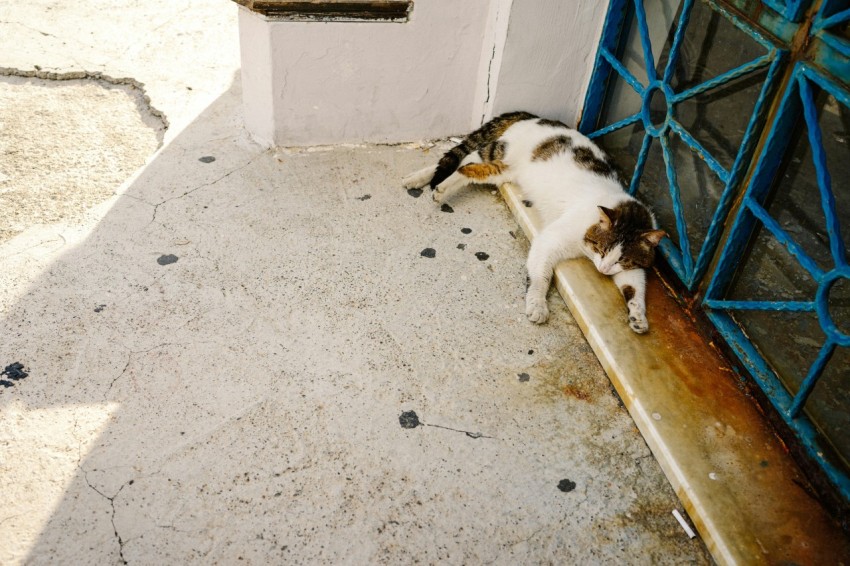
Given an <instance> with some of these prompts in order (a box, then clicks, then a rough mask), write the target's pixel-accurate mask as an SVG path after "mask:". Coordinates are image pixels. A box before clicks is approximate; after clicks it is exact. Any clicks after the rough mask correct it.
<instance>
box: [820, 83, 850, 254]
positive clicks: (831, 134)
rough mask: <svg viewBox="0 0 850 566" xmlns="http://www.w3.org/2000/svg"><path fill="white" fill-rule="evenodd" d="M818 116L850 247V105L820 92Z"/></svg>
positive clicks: (840, 217) (846, 248) (842, 232)
mask: <svg viewBox="0 0 850 566" xmlns="http://www.w3.org/2000/svg"><path fill="white" fill-rule="evenodd" d="M816 103H817V107H818V117H819V120H818V121H819V123H820V128H821V135H822V136H823V146H824V149H825V150H826V164H827V167H828V168H829V174H830V175H831V176H832V196H833V197H835V208H836V215H837V217H838V219H839V223H840V224H841V237H842V240H844V249H845V250H848V249H850V184H848V179H850V108H848V107H847V106H844V105H843V104H840V103H839V102H838V101H837V100H836V99H835V97H834V96H832V95H831V94H829V93H827V92H826V91H821V92H820V93H819V94H818V96H817V97H816Z"/></svg>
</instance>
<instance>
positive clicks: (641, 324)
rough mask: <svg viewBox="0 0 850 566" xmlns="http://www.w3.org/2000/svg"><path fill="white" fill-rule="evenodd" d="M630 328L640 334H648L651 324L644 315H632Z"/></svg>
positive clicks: (630, 315) (630, 316)
mask: <svg viewBox="0 0 850 566" xmlns="http://www.w3.org/2000/svg"><path fill="white" fill-rule="evenodd" d="M629 328H631V329H632V330H634V331H635V332H636V333H638V334H646V333H647V332H648V331H649V322H647V320H646V315H645V314H642V313H630V314H629Z"/></svg>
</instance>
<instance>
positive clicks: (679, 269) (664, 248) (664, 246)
mask: <svg viewBox="0 0 850 566" xmlns="http://www.w3.org/2000/svg"><path fill="white" fill-rule="evenodd" d="M658 248H659V249H660V250H661V253H662V254H664V259H666V260H667V264H668V265H669V266H670V267H671V268H672V269H673V271H674V272H675V273H676V276H677V277H678V278H679V279H681V280H682V281H687V280H688V276H689V274H688V271H687V268H686V267H685V264H684V263H683V262H682V252H681V251H680V250H679V246H678V244H677V243H676V242H674V241H673V239H672V237H670V238H664V239H663V240H661V243H660V244H658Z"/></svg>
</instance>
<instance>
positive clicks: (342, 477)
mask: <svg viewBox="0 0 850 566" xmlns="http://www.w3.org/2000/svg"><path fill="white" fill-rule="evenodd" d="M239 100H240V93H239V86H238V83H235V84H234V85H233V87H232V88H231V89H230V90H229V91H228V92H227V93H226V94H225V95H223V96H222V97H221V98H220V99H218V100H217V101H216V102H215V103H214V104H212V105H211V106H210V107H209V108H208V109H207V110H206V111H205V112H204V113H203V114H201V115H200V116H199V117H198V118H197V120H195V121H194V123H192V124H191V125H190V126H189V127H188V128H187V129H186V130H185V131H184V132H182V133H181V134H180V135H178V136H177V137H176V138H175V139H174V140H173V142H171V143H170V144H168V145H167V146H165V147H164V148H163V149H162V150H160V152H159V153H158V154H157V155H156V157H155V158H154V160H153V161H152V162H151V163H150V164H149V165H148V166H147V167H146V168H145V169H144V170H142V171H141V172H140V174H138V176H137V177H135V178H134V179H132V180H131V182H129V183H128V184H127V185H126V186H125V187H124V188H123V189H122V191H121V192H120V194H119V196H117V197H115V198H114V199H112V200H111V201H109V202H108V203H105V204H104V205H102V206H101V207H98V208H97V209H96V210H94V211H93V212H92V213H91V216H90V224H89V225H90V226H91V227H90V228H64V229H54V228H50V227H43V228H41V229H37V230H31V231H29V232H27V233H26V234H24V235H22V236H20V237H18V238H16V239H15V240H13V241H12V242H10V243H9V244H7V245H6V246H5V247H3V248H0V251H3V255H4V256H5V257H4V259H3V264H4V267H5V268H4V269H3V275H2V276H0V278H2V283H3V285H2V286H0V287H2V288H3V289H4V290H3V294H2V295H0V299H2V302H0V305H2V311H0V312H2V324H3V328H4V332H5V338H4V340H3V343H2V345H0V356H2V357H0V362H2V363H3V364H6V363H12V362H15V361H20V362H22V363H23V364H25V366H26V367H27V369H28V371H29V377H27V378H26V379H24V380H21V381H19V382H17V383H16V385H15V386H13V387H11V388H8V389H5V390H3V391H2V392H0V406H1V407H2V420H1V421H0V431H2V432H0V442H2V444H3V446H4V452H5V455H4V462H3V467H2V471H3V477H4V492H3V495H2V496H0V497H2V505H0V508H2V509H4V512H3V516H2V517H0V522H2V524H3V526H4V527H5V530H6V531H7V532H14V533H16V535H17V539H16V540H15V541H13V542H11V543H10V542H9V541H8V537H7V539H6V541H5V542H4V543H3V544H2V547H3V550H2V552H0V562H2V563H14V562H18V561H26V562H30V563H42V562H47V561H50V560H59V561H61V562H65V563H96V562H101V563H107V562H121V561H124V562H138V561H143V562H148V563H163V562H170V563H175V562H180V563H185V562H201V561H203V562H210V561H217V562H224V563H233V562H236V561H238V560H239V559H244V560H245V561H247V562H248V563H251V562H254V563H269V562H277V561H281V560H285V559H289V560H296V561H303V562H317V561H320V562H322V561H323V562H335V563H336V562H341V561H348V562H354V563H367V562H368V563H374V562H400V561H401V562H404V561H411V560H420V561H425V562H437V561H448V562H458V563H460V562H490V561H497V562H515V561H517V560H522V561H534V562H537V561H559V562H564V561H577V560H584V561H590V560H594V561H595V560H608V561H613V560H630V561H631V560H632V559H634V558H635V557H640V560H641V561H643V560H645V561H646V562H653V563H658V562H670V563H673V562H676V563H678V562H681V561H683V560H695V561H698V562H707V561H708V558H707V555H706V554H705V551H704V549H703V547H702V546H701V544H700V543H699V542H697V541H688V540H687V538H686V537H685V536H684V535H683V534H682V533H681V531H680V529H679V527H678V525H677V524H676V522H675V520H674V519H673V517H672V516H671V514H670V510H671V509H672V508H674V507H676V506H678V502H677V501H676V499H675V496H674V495H673V493H672V490H671V489H670V487H669V486H668V484H667V483H666V481H665V480H664V478H663V475H662V474H661V472H660V470H659V468H658V466H657V464H656V463H655V461H654V460H653V459H652V457H651V456H650V454H649V451H648V449H647V447H646V445H645V444H644V442H643V440H642V439H641V437H640V435H639V434H638V432H637V431H636V429H635V428H634V425H633V423H632V422H631V420H630V419H629V417H628V415H627V414H626V413H625V411H624V410H623V409H622V407H620V406H619V405H618V403H617V399H616V398H615V396H613V395H612V394H611V392H610V390H609V386H608V382H607V379H606V378H605V376H604V374H603V373H602V370H601V369H600V367H599V365H598V363H597V361H596V359H595V358H594V356H593V354H592V352H591V351H590V349H589V347H588V346H587V344H586V343H585V341H584V339H583V338H582V336H581V333H580V331H579V329H578V328H577V327H576V325H575V323H574V322H573V321H572V319H571V318H570V316H569V315H568V314H567V312H566V311H565V310H564V308H563V306H562V305H561V304H557V305H555V304H554V302H555V301H554V299H553V300H552V303H553V320H552V322H551V323H550V324H549V325H548V326H546V327H536V326H533V325H530V324H529V323H527V321H525V317H524V316H523V312H522V311H523V307H522V304H523V302H522V298H523V294H524V275H523V259H524V255H525V253H526V248H527V244H526V242H525V241H524V240H522V238H521V236H520V237H517V236H516V230H517V229H516V226H515V224H514V223H513V220H512V218H511V217H510V216H509V214H508V212H507V211H506V210H505V208H504V206H503V205H502V203H500V202H498V201H497V199H496V197H493V196H492V195H490V194H488V193H483V194H482V193H479V194H474V195H471V196H469V197H467V198H464V199H463V200H460V201H458V202H457V203H456V206H455V211H454V212H452V213H447V212H441V211H440V210H439V209H438V208H436V207H434V206H433V203H431V202H430V201H429V200H428V199H427V195H426V196H425V197H423V198H419V199H416V198H413V197H411V196H409V195H408V194H407V193H405V191H403V190H401V188H400V187H399V183H398V179H399V178H400V176H401V175H402V174H403V173H405V172H408V171H410V170H414V169H416V168H419V167H421V166H423V165H425V164H427V163H429V162H431V161H433V160H434V159H435V158H436V156H435V155H425V154H423V151H421V150H419V149H411V148H408V147H371V148H335V149H333V150H331V151H292V152H277V153H275V152H273V151H264V150H262V149H260V148H259V147H257V146H255V145H254V144H252V143H251V142H250V141H249V140H247V139H246V137H245V135H244V133H243V131H242V130H241V127H240V125H239V124H240V116H239V111H238V108H239ZM462 228H468V229H471V233H464V232H462V231H461V229H462ZM461 244H463V245H461ZM425 248H432V249H434V250H435V257H433V258H429V257H425V256H423V255H421V252H422V250H424V249H425ZM476 252H485V253H486V255H487V256H488V259H487V260H486V261H481V260H479V259H478V257H481V256H478V257H476V255H475V254H476ZM410 411H415V412H416V414H417V416H418V419H419V421H420V422H421V423H422V424H421V426H417V427H414V428H406V427H405V426H402V423H400V421H399V416H400V415H401V414H402V413H403V412H406V413H408V414H409V412H410ZM409 422H411V421H409V420H408V421H407V423H409ZM466 433H470V434H466ZM559 486H560V487H559Z"/></svg>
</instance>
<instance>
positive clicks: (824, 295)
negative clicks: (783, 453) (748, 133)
mask: <svg viewBox="0 0 850 566" xmlns="http://www.w3.org/2000/svg"><path fill="white" fill-rule="evenodd" d="M816 89H822V90H824V91H826V92H828V93H829V94H830V95H832V96H833V97H834V98H835V100H837V101H838V102H839V103H840V104H842V105H844V106H845V107H850V95H848V94H847V93H846V92H845V91H844V90H843V89H842V88H841V87H840V86H839V85H838V84H836V83H835V82H833V81H831V80H829V79H827V78H825V77H823V76H821V75H820V74H819V73H818V72H817V71H815V70H814V69H812V68H811V67H810V66H809V65H807V64H805V63H800V64H798V65H797V67H796V68H795V70H794V73H793V79H792V82H791V84H790V85H789V87H788V89H787V90H786V92H785V95H784V97H783V99H782V102H781V105H780V107H779V113H778V116H777V119H776V121H775V124H774V126H773V128H772V131H771V132H770V135H769V136H768V138H767V147H766V150H765V152H764V153H763V154H762V156H761V159H759V161H758V163H757V165H756V169H755V172H754V174H753V179H752V181H751V183H750V185H749V187H748V188H747V192H746V194H745V195H744V199H743V205H742V207H741V209H740V211H739V214H738V217H737V219H736V221H735V224H734V226H733V229H732V232H731V234H730V237H729V241H728V243H727V246H726V248H725V249H724V251H723V253H722V254H721V258H720V262H719V264H718V267H717V272H716V274H715V277H714V278H713V279H712V281H711V284H710V285H709V287H708V290H707V292H706V299H705V301H704V304H705V306H706V307H707V308H708V309H709V316H710V318H711V319H712V321H713V322H714V323H715V324H716V325H717V327H718V329H719V330H720V331H721V333H723V334H724V336H725V337H726V338H727V341H728V342H729V343H730V345H731V346H732V347H733V348H734V349H735V351H736V352H737V353H738V355H739V357H740V358H741V359H742V360H744V361H745V363H746V365H747V366H748V367H749V369H750V370H751V373H752V375H753V377H754V378H755V379H756V380H757V381H758V382H759V385H760V386H761V388H762V389H763V390H764V391H765V392H766V393H768V396H769V398H770V399H771V402H772V403H773V404H774V406H776V408H777V409H778V410H779V411H780V413H781V414H782V416H783V418H784V419H785V421H786V422H787V423H788V425H789V426H790V427H791V428H792V429H793V430H795V431H796V432H798V434H799V435H800V437H801V439H803V442H804V445H805V447H806V448H807V450H808V451H809V452H810V453H811V455H812V456H813V457H814V458H815V459H817V460H818V461H819V462H820V463H821V465H822V467H824V468H825V469H826V470H827V471H828V472H829V473H830V475H831V476H832V478H833V480H834V481H835V482H836V484H837V485H838V486H839V488H840V489H841V491H842V493H843V494H844V496H845V497H847V498H850V479H848V477H847V475H846V474H845V473H844V472H843V471H842V470H840V469H838V468H837V467H835V466H834V465H833V464H832V463H830V462H829V461H827V460H826V459H824V458H823V448H822V447H821V446H820V443H819V442H817V436H818V435H817V431H816V430H815V428H814V426H813V425H812V423H811V422H810V421H809V420H808V419H807V418H805V415H803V414H802V409H803V407H804V405H805V404H806V401H807V400H808V399H809V396H810V395H811V393H812V391H813V389H814V387H815V385H816V384H817V383H818V380H819V379H820V378H821V376H822V375H823V372H824V369H825V367H826V366H827V364H828V363H829V362H830V359H831V358H832V357H833V355H834V354H835V352H836V348H839V347H848V346H850V335H848V334H846V333H844V332H843V331H842V330H841V329H839V328H838V326H837V325H836V322H835V320H834V319H833V316H832V314H831V312H830V305H829V297H830V291H831V289H832V288H833V286H834V285H835V284H836V283H837V282H839V281H841V280H848V279H850V266H848V263H847V256H846V250H845V244H844V240H843V238H842V236H841V226H840V219H839V217H838V214H837V212H836V199H835V192H834V191H835V189H836V188H837V186H836V185H835V184H834V183H833V180H832V178H831V175H830V172H829V167H828V164H827V155H826V151H825V148H824V143H823V135H822V132H821V126H820V123H819V120H818V113H817V108H816V105H815V100H814V99H815V93H814V91H815V90H816ZM800 115H802V116H803V122H804V126H805V131H806V135H807V138H808V144H809V146H810V149H811V158H812V161H813V163H814V169H815V171H816V174H817V186H818V189H819V191H818V192H819V194H818V195H812V197H813V198H818V199H819V200H820V203H821V207H822V209H823V215H824V218H825V223H826V226H825V227H824V228H825V232H826V234H827V235H828V241H829V252H830V255H831V258H832V266H830V268H828V269H823V268H822V267H821V264H820V262H818V261H816V260H815V259H814V258H812V257H811V255H810V253H808V252H807V251H806V250H805V249H804V248H803V247H802V246H801V245H800V244H799V243H797V241H796V240H795V238H794V237H793V235H792V234H791V233H789V231H788V230H787V229H786V228H784V227H783V226H782V225H780V222H779V221H777V219H775V218H774V217H773V216H772V215H771V214H770V212H769V211H768V210H767V209H766V207H765V202H766V201H767V200H768V198H769V196H770V194H771V189H772V187H773V184H774V179H775V178H776V175H777V171H778V170H779V169H780V166H781V164H782V161H783V159H784V158H785V154H786V150H787V147H788V143H789V140H791V139H792V138H793V135H794V130H795V126H796V124H797V121H798V118H799V116H800ZM758 227H763V229H766V230H767V231H768V232H769V233H770V234H771V235H772V236H773V238H775V240H776V241H777V242H778V243H779V244H780V245H781V246H783V247H784V248H785V249H787V250H788V252H789V253H790V255H791V256H792V257H793V258H794V260H796V261H797V262H798V263H799V265H800V266H802V268H803V269H805V271H806V272H808V273H809V275H810V276H811V278H812V279H813V280H814V282H815V283H816V285H817V289H816V291H815V293H814V295H813V296H811V297H810V298H809V300H803V301H781V300H775V301H767V300H759V301H747V300H738V301H735V300H728V299H726V298H722V297H724V296H725V294H726V291H727V289H728V288H729V286H730V284H731V281H732V277H733V276H734V274H735V272H736V269H737V268H738V264H739V262H740V258H741V256H742V249H743V248H744V246H746V244H747V242H748V239H749V238H750V235H751V234H752V233H753V232H754V230H755V229H757V228H758ZM734 311H786V312H813V313H816V315H817V320H818V322H819V323H820V328H821V330H822V332H823V335H824V336H825V340H824V342H823V344H822V345H821V347H820V350H819V352H818V355H817V357H816V358H815V360H814V362H813V363H812V364H811V365H810V367H809V368H808V371H807V373H806V375H805V377H804V378H803V380H802V382H801V384H800V386H799V387H798V388H797V391H796V392H795V393H793V394H792V393H791V392H789V391H788V388H787V386H786V385H785V383H784V382H785V380H783V379H781V377H780V375H779V374H778V373H777V371H776V369H775V368H774V367H772V366H771V365H770V364H769V363H768V362H767V361H766V360H765V357H764V355H763V353H762V352H761V351H760V350H759V349H758V348H756V347H755V346H754V345H753V344H752V343H751V341H750V339H749V338H748V337H747V335H746V334H745V333H744V332H743V331H742V329H741V327H740V326H739V324H737V323H736V322H735V320H734V319H733V317H732V316H730V312H734Z"/></svg>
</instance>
